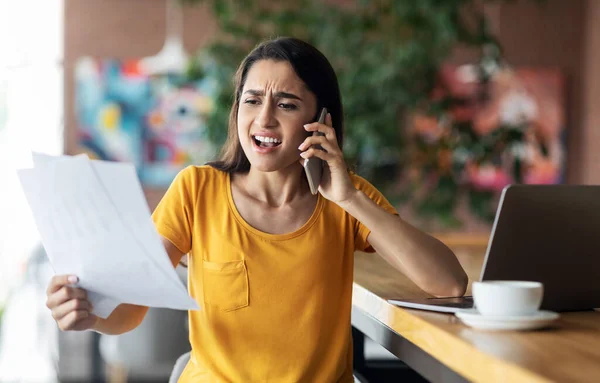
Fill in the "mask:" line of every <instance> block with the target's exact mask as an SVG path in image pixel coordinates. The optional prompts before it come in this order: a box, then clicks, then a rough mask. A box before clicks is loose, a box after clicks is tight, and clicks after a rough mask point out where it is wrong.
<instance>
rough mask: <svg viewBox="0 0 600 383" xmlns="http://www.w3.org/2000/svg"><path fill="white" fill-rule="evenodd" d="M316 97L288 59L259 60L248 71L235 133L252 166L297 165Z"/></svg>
mask: <svg viewBox="0 0 600 383" xmlns="http://www.w3.org/2000/svg"><path fill="white" fill-rule="evenodd" d="M316 109H317V99H316V97H315V95H314V94H313V93H312V92H311V91H310V90H309V89H308V87H307V86H306V85H305V84H304V82H303V81H302V80H301V79H300V78H299V77H298V75H296V72H294V69H293V68H292V66H291V65H290V64H289V63H288V62H287V61H273V60H261V61H257V62H256V63H254V65H253V66H252V67H251V68H250V71H249V72H248V74H247V78H246V83H245V85H244V88H243V89H242V95H241V98H240V105H239V110H238V119H237V127H238V136H239V140H240V143H241V145H242V148H243V149H244V152H245V153H246V156H247V157H248V160H249V161H250V164H251V166H252V168H254V169H256V170H260V171H263V172H272V171H276V170H281V169H285V168H288V167H289V166H290V165H293V164H298V160H299V159H300V156H299V154H300V151H299V150H298V146H300V144H301V143H302V142H303V141H304V139H305V138H306V137H307V136H308V134H307V132H306V130H304V127H303V125H304V124H307V123H309V122H312V121H311V120H312V118H313V117H314V116H315V114H316Z"/></svg>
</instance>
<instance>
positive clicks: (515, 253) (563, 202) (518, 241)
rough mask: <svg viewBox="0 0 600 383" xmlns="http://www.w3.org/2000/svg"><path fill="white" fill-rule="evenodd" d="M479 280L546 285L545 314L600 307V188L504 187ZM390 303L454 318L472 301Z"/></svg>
mask: <svg viewBox="0 0 600 383" xmlns="http://www.w3.org/2000/svg"><path fill="white" fill-rule="evenodd" d="M480 280H482V281H486V280H524V281H539V282H542V283H543V284H544V299H543V301H542V306H541V309H543V310H551V311H580V310H590V309H593V308H598V307H600V186H591V185H510V186H507V187H506V188H504V190H502V194H501V197H500V203H499V205H498V210H497V212H496V217H495V220H494V224H493V226H492V232H491V235H490V239H489V243H488V247H487V251H486V254H485V260H484V263H483V268H482V271H481V276H480ZM388 302H390V303H392V304H395V305H397V306H402V307H407V308H415V309H421V310H430V311H439V312H450V313H456V312H459V311H465V310H469V309H472V308H473V298H472V297H468V296H466V297H454V298H421V299H390V300H388Z"/></svg>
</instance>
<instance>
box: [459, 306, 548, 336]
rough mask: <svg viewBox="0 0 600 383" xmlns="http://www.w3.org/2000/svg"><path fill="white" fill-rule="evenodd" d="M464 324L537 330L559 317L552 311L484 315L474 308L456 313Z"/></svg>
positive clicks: (488, 327) (486, 327)
mask: <svg viewBox="0 0 600 383" xmlns="http://www.w3.org/2000/svg"><path fill="white" fill-rule="evenodd" d="M456 316H457V317H458V318H460V320H462V321H463V322H464V323H465V324H466V325H468V326H471V327H473V328H477V329H482V330H496V331H499V330H537V329H540V328H544V327H546V326H548V325H549V324H550V323H552V322H553V321H555V320H556V319H558V318H559V317H560V315H558V313H555V312H553V311H537V312H536V313H534V314H531V315H520V316H515V315H511V316H486V315H481V314H480V313H479V312H478V311H477V310H476V309H471V310H464V311H460V312H457V313H456Z"/></svg>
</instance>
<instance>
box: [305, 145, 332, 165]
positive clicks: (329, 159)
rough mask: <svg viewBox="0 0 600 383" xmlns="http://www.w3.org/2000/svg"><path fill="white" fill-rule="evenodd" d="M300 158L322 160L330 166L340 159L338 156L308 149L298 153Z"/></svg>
mask: <svg viewBox="0 0 600 383" xmlns="http://www.w3.org/2000/svg"><path fill="white" fill-rule="evenodd" d="M300 156H301V157H302V158H304V159H306V158H311V157H317V158H320V159H322V160H323V161H326V162H327V163H328V164H332V163H333V162H335V161H336V159H341V157H340V156H338V155H335V154H333V153H328V152H325V151H323V150H320V149H315V148H310V149H308V150H307V151H305V152H302V153H300Z"/></svg>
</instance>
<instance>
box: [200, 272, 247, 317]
mask: <svg viewBox="0 0 600 383" xmlns="http://www.w3.org/2000/svg"><path fill="white" fill-rule="evenodd" d="M202 274H203V279H204V304H206V305H208V306H212V307H215V308H218V309H221V310H224V311H233V310H237V309H240V308H242V307H246V306H248V270H247V269H246V263H245V262H244V261H243V260H242V261H232V262H209V261H203V269H202Z"/></svg>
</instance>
